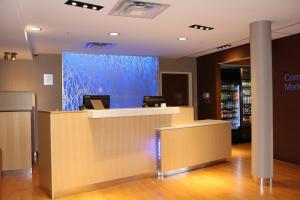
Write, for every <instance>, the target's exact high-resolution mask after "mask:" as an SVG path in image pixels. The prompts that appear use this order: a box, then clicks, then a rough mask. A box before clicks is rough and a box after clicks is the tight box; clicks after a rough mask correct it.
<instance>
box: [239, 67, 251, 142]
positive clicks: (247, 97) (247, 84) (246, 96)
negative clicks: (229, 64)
mask: <svg viewBox="0 0 300 200" xmlns="http://www.w3.org/2000/svg"><path fill="white" fill-rule="evenodd" d="M250 73H251V72H250V67H241V83H242V87H241V99H242V102H241V118H242V121H241V129H240V132H241V138H240V139H241V142H250V141H251V78H250Z"/></svg>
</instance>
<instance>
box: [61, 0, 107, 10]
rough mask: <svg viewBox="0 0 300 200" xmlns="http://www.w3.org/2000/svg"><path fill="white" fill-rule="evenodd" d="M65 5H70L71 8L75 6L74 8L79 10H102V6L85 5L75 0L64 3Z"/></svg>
mask: <svg viewBox="0 0 300 200" xmlns="http://www.w3.org/2000/svg"><path fill="white" fill-rule="evenodd" d="M65 4H66V5H71V6H76V7H81V8H87V9H92V10H101V9H102V8H103V6H99V5H96V4H90V3H85V2H81V1H75V0H68V1H66V2H65Z"/></svg>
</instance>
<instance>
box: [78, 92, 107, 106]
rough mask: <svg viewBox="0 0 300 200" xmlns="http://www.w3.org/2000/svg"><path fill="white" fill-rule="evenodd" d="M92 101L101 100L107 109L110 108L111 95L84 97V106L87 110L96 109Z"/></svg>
mask: <svg viewBox="0 0 300 200" xmlns="http://www.w3.org/2000/svg"><path fill="white" fill-rule="evenodd" d="M91 100H99V101H101V102H102V104H103V107H104V108H105V109H109V107H110V96H109V95H83V102H82V104H83V105H84V107H85V108H86V109H94V106H93V104H92V102H91Z"/></svg>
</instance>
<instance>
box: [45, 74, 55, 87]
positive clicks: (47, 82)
mask: <svg viewBox="0 0 300 200" xmlns="http://www.w3.org/2000/svg"><path fill="white" fill-rule="evenodd" d="M44 85H53V74H44Z"/></svg>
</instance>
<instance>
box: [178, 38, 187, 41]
mask: <svg viewBox="0 0 300 200" xmlns="http://www.w3.org/2000/svg"><path fill="white" fill-rule="evenodd" d="M177 40H179V41H185V40H188V38H187V37H179V38H177Z"/></svg>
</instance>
